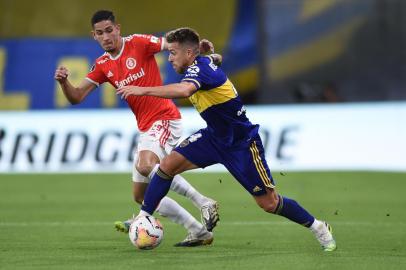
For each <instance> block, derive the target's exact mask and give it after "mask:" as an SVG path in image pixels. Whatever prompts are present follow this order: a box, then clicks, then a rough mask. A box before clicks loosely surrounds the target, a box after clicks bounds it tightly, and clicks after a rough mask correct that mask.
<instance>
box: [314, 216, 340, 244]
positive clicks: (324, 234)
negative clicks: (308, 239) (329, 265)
mask: <svg viewBox="0 0 406 270" xmlns="http://www.w3.org/2000/svg"><path fill="white" fill-rule="evenodd" d="M313 233H314V235H315V236H316V239H317V240H318V241H319V243H320V245H321V248H322V249H323V250H324V251H327V252H328V251H334V250H336V249H337V245H336V241H335V240H334V238H333V234H332V233H333V229H332V228H331V226H330V225H329V224H328V223H327V222H325V221H322V222H321V223H320V225H319V226H318V227H317V228H315V230H313Z"/></svg>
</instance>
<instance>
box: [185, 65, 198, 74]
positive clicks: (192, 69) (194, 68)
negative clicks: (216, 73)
mask: <svg viewBox="0 0 406 270" xmlns="http://www.w3.org/2000/svg"><path fill="white" fill-rule="evenodd" d="M199 71H200V68H199V67H198V66H191V67H189V68H188V69H187V72H188V73H190V74H197V73H199Z"/></svg>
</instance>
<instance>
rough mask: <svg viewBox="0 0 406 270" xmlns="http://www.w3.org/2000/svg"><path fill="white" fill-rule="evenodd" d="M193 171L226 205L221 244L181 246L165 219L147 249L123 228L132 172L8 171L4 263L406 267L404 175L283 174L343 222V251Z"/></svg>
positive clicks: (2, 201)
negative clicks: (156, 242) (324, 246)
mask: <svg viewBox="0 0 406 270" xmlns="http://www.w3.org/2000/svg"><path fill="white" fill-rule="evenodd" d="M186 177H187V178H188V179H189V180H190V182H191V183H192V184H193V185H194V186H195V187H197V188H198V189H199V190H200V191H201V192H202V193H204V194H207V195H210V196H211V197H213V198H215V199H217V200H218V201H219V203H220V215H221V221H220V223H219V225H218V227H217V228H216V229H215V240H214V243H213V245H212V246H206V247H197V248H175V247H173V246H172V245H173V244H174V243H176V242H177V241H180V240H182V239H183V238H184V237H185V236H186V231H185V230H184V229H183V228H182V227H179V226H178V225H175V224H172V223H171V222H170V221H168V220H167V219H165V218H163V217H161V218H160V220H161V221H162V223H163V225H164V228H165V237H164V241H163V242H162V244H161V246H159V247H158V248H157V249H155V250H151V251H139V250H135V249H134V247H133V246H132V245H131V244H130V242H129V240H128V238H127V236H126V235H124V234H120V233H118V232H115V231H114V229H113V223H114V221H116V220H120V219H125V218H128V217H129V216H130V215H131V214H132V213H133V212H135V213H136V212H138V209H139V207H138V206H136V205H135V204H134V203H133V202H132V198H131V182H130V180H129V179H130V175H129V174H60V175H54V174H45V175H43V174H41V175H38V174H37V175H32V174H21V175H7V174H2V175H0V269H120V270H121V269H166V270H171V269H176V270H179V269H188V270H189V269H205V270H207V269H233V270H236V269H312V270H314V269H368V270H370V269H406V196H405V191H406V174H404V173H403V174H402V173H373V172H328V173H327V172H323V173H321V172H319V173H316V172H314V173H311V172H307V173H287V175H286V176H281V175H276V174H275V178H276V181H277V186H278V189H279V192H280V193H282V194H284V195H285V196H288V197H292V198H295V199H296V200H297V201H299V202H300V203H301V204H302V205H303V206H304V207H305V208H307V209H308V210H309V211H310V212H311V213H312V214H314V215H315V216H316V217H318V218H320V219H325V220H327V221H328V222H330V224H331V225H332V226H333V229H334V235H335V238H336V241H337V244H338V249H337V251H336V252H333V253H324V252H323V251H322V250H321V249H320V246H319V244H318V243H317V241H316V240H315V239H314V238H313V235H312V234H311V233H310V232H309V231H307V230H306V229H305V228H302V227H301V226H298V225H296V224H293V223H290V222H288V221H287V220H286V219H284V218H282V217H279V216H273V215H270V214H267V213H265V212H263V211H262V210H261V209H259V208H258V207H257V206H256V205H255V203H254V201H253V199H252V198H251V197H250V195H249V194H248V193H246V192H245V191H244V190H243V189H242V187H240V185H239V184H238V183H237V182H236V181H234V180H233V179H232V178H231V177H230V176H229V175H228V174H186ZM170 196H171V197H173V198H175V199H176V200H178V201H179V202H180V203H181V204H182V205H184V206H185V207H186V208H187V209H189V210H190V211H191V212H192V213H193V214H194V215H195V216H196V217H198V216H199V212H198V210H197V209H196V208H194V207H193V206H192V204H191V203H190V202H189V201H187V200H185V199H184V198H182V197H180V196H178V195H176V194H173V193H172V192H171V193H170Z"/></svg>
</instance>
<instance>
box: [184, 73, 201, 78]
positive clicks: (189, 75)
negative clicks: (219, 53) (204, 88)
mask: <svg viewBox="0 0 406 270" xmlns="http://www.w3.org/2000/svg"><path fill="white" fill-rule="evenodd" d="M187 77H199V75H198V74H193V73H188V74H186V75H185V78H187Z"/></svg>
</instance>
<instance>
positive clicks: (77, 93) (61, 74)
mask: <svg viewBox="0 0 406 270" xmlns="http://www.w3.org/2000/svg"><path fill="white" fill-rule="evenodd" d="M68 76H69V71H68V69H67V68H66V67H63V66H62V67H58V68H57V69H56V71H55V80H57V81H58V82H59V84H60V85H61V88H62V91H63V93H64V95H65V97H66V98H67V99H68V100H69V102H70V103H71V104H78V103H81V102H82V101H83V99H84V98H85V97H86V96H87V95H88V94H89V93H90V92H91V91H92V90H93V89H94V88H96V85H94V84H93V83H91V82H90V81H88V80H83V81H82V82H81V83H80V84H79V86H78V87H75V86H73V85H72V84H71V82H70V81H69V80H68Z"/></svg>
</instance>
